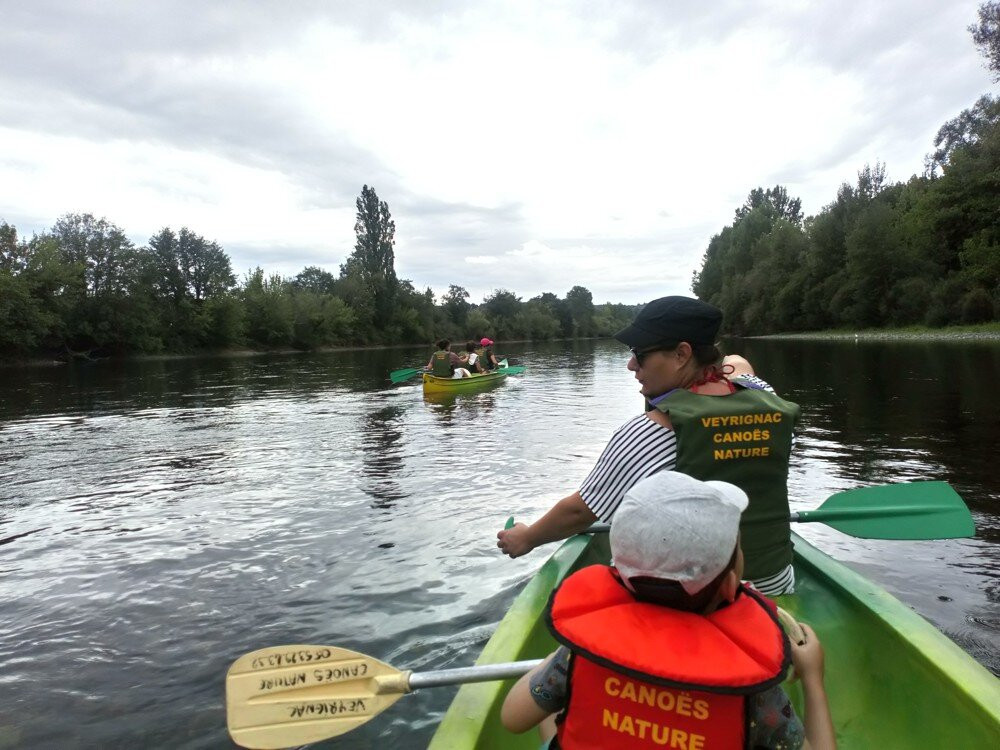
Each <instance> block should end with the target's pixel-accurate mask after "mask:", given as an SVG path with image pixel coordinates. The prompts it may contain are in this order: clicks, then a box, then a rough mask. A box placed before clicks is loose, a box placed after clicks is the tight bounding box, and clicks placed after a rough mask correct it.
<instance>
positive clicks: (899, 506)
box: [795, 482, 976, 539]
mask: <svg viewBox="0 0 1000 750" xmlns="http://www.w3.org/2000/svg"><path fill="white" fill-rule="evenodd" d="M797 515H798V517H797V518H796V519H795V520H798V521H820V522H822V523H825V524H826V525H827V526H831V527H833V528H835V529H837V530H838V531H841V532H843V533H845V534H850V535H851V536H855V537H860V538H861V539H959V538H962V537H970V536H973V535H975V533H976V527H975V524H974V523H973V521H972V514H971V513H969V509H968V508H967V507H966V505H965V502H964V501H963V500H962V498H961V497H960V496H959V494H958V493H957V492H955V490H954V489H952V487H951V485H949V484H948V483H947V482H903V483H900V484H886V485H881V486H878V487H860V488H858V489H856V490H847V491H846V492H838V493H837V494H836V495H831V496H830V497H829V499H827V501H826V502H825V503H823V504H822V505H821V506H820V507H819V508H817V509H816V510H812V511H802V512H800V513H798V514H797Z"/></svg>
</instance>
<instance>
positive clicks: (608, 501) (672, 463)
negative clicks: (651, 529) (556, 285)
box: [580, 375, 795, 596]
mask: <svg viewBox="0 0 1000 750" xmlns="http://www.w3.org/2000/svg"><path fill="white" fill-rule="evenodd" d="M732 382H733V383H735V384H736V385H739V386H742V387H744V388H750V389H753V390H760V391H768V392H769V393H774V389H773V388H772V387H771V386H770V385H768V384H767V383H766V382H764V381H763V380H761V379H760V378H758V377H755V376H753V375H740V376H738V377H735V378H733V379H732ZM676 466H677V436H676V434H675V433H674V431H673V430H670V429H667V428H666V427H663V426H662V425H660V424H659V423H657V422H654V421H653V420H652V419H649V418H648V417H647V416H646V415H645V414H639V415H638V416H635V417H633V418H632V419H630V420H629V421H628V422H626V423H625V424H623V425H622V426H621V427H619V428H618V429H617V430H615V432H614V434H613V435H612V436H611V440H610V441H608V444H607V446H606V447H605V448H604V452H603V453H601V456H600V458H598V459H597V463H596V464H595V465H594V468H593V469H591V471H590V474H588V475H587V478H586V479H585V480H583V484H582V485H580V497H582V498H583V501H584V502H585V503H586V504H587V507H588V508H590V510H591V512H592V513H593V514H594V515H595V516H597V517H598V518H599V519H601V520H602V521H604V522H605V523H610V522H611V519H612V517H613V516H614V514H615V511H616V510H618V506H619V505H620V504H621V501H622V499H623V498H624V497H625V493H626V492H628V491H629V490H630V489H631V488H632V487H633V486H634V485H635V484H636V483H638V482H639V481H640V480H642V479H645V478H646V477H648V476H652V475H653V474H655V473H657V472H659V471H672V470H673V469H674V468H675V467H676ZM751 583H752V584H753V585H754V587H755V588H756V589H757V590H758V591H760V592H761V593H762V594H764V595H765V596H777V595H778V594H790V593H792V591H794V589H795V572H794V571H793V570H792V566H791V565H789V566H788V567H787V568H785V569H784V570H782V571H780V572H778V573H776V574H775V575H773V576H768V577H767V578H761V579H758V580H755V581H751Z"/></svg>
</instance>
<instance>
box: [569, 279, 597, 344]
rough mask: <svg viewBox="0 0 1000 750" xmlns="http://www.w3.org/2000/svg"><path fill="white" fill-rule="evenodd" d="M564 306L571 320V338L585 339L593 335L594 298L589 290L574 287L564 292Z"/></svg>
mask: <svg viewBox="0 0 1000 750" xmlns="http://www.w3.org/2000/svg"><path fill="white" fill-rule="evenodd" d="M566 306H567V307H568V308H569V312H570V315H571V316H572V318H573V336H574V337H575V338H577V337H579V338H587V337H590V336H593V335H594V298H593V295H591V293H590V290H589V289H587V288H586V287H582V286H574V287H573V288H572V289H570V290H569V291H568V292H566Z"/></svg>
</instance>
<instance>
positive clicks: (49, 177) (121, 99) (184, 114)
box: [0, 0, 989, 302]
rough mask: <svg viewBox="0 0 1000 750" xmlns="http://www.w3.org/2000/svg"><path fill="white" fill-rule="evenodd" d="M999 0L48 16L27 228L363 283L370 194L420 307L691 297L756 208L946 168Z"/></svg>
mask: <svg viewBox="0 0 1000 750" xmlns="http://www.w3.org/2000/svg"><path fill="white" fill-rule="evenodd" d="M977 5H978V2H976V1H975V0H971V1H970V0H962V1H961V2H955V3H947V4H943V3H939V2H936V1H934V0H913V1H912V2H903V1H902V0H899V1H898V2H887V3H880V4H878V5H872V4H870V3H862V2H860V1H857V2H850V3H841V4H838V5H836V6H830V5H828V4H824V3H818V2H815V3H811V2H805V1H804V0H800V1H799V2H796V3H795V4H788V3H762V4H757V5H754V6H750V5H747V4H743V3H717V4H713V5H711V6H705V5H704V4H702V3H695V2H688V3H683V2H682V3H669V4H666V3H661V2H652V1H650V2H636V3H630V4H626V5H621V4H617V3H610V2H607V3H595V4H589V5H588V6H587V7H586V8H581V7H580V6H579V5H577V4H575V3H568V2H567V3H561V4H559V3H557V4H550V3H546V4H540V3H530V2H517V3H507V2H505V3H478V4H475V5H472V6H468V5H467V4H458V3H453V4H451V5H450V6H449V5H435V6H434V8H433V10H424V9H422V8H420V7H417V6H414V5H413V4H410V3H399V4H397V5H395V8H394V6H393V5H391V4H379V5H378V6H377V7H376V6H358V7H351V8H348V7H340V6H336V7H334V6H332V5H329V4H326V3H313V2H309V3H301V4H296V5H293V6H288V8H287V9H286V10H283V11H282V12H274V11H272V9H271V6H270V4H268V3H258V2H250V1H248V0H244V1H243V2H235V3H232V4H227V5H226V6H216V7H215V8H214V9H213V10H211V11H205V9H204V7H203V5H202V4H195V3H188V4H185V3H177V4H171V7H170V8H169V9H168V8H166V6H162V5H160V4H158V3H141V2H136V3H130V4H128V5H125V6H102V10H92V9H90V7H89V6H80V5H77V4H73V3H62V2H42V0H39V2H37V3H34V4H32V5H31V6H30V7H29V6H24V7H21V8H20V9H19V10H18V12H16V13H13V14H12V16H11V18H10V19H9V20H8V21H7V38H6V42H7V43H6V44H5V47H4V49H3V50H0V138H2V139H3V143H4V145H5V148H4V153H3V155H0V160H2V162H0V163H2V165H3V169H4V173H5V179H4V180H3V181H0V211H2V213H0V218H2V219H6V220H7V221H10V222H12V223H15V224H17V225H18V228H19V229H20V230H21V231H22V232H29V233H30V232H31V231H41V230H44V229H45V228H47V227H49V226H51V224H52V223H53V222H54V221H55V219H56V218H57V217H58V216H59V215H61V214H63V213H66V212H78V211H79V212H83V211H90V212H93V213H95V214H98V215H104V216H107V217H108V218H109V219H110V220H112V221H114V222H116V223H118V224H119V225H120V226H122V227H123V228H124V229H125V230H126V232H128V233H129V235H130V236H132V237H133V239H135V240H136V241H138V242H144V241H145V240H146V239H148V237H149V235H150V234H152V233H153V232H155V231H156V230H158V229H159V228H161V227H162V226H165V225H169V226H173V227H175V228H177V227H180V226H188V227H190V228H191V229H193V230H195V231H197V232H198V233H200V234H203V235H205V236H206V237H209V238H212V239H216V240H218V241H219V242H220V243H221V244H222V245H223V247H225V248H226V250H227V251H228V252H229V254H230V256H231V257H232V259H233V265H234V269H235V270H237V271H238V272H242V271H243V270H245V269H246V268H249V267H250V266H252V265H256V264H260V265H263V266H264V267H265V270H266V271H267V272H269V273H272V272H278V273H283V274H285V275H291V274H294V273H297V272H298V271H299V270H301V268H302V267H303V266H305V265H322V266H325V267H327V268H329V269H330V270H333V271H336V267H337V265H338V264H339V263H340V262H342V261H343V259H344V257H345V256H346V255H347V254H348V253H349V252H350V249H351V247H352V246H353V243H354V237H353V224H354V198H355V197H356V196H357V194H358V193H359V192H360V188H361V185H362V184H369V185H372V186H374V187H375V188H376V190H377V191H378V193H379V196H380V197H381V198H382V199H383V200H386V201H387V202H388V203H389V206H390V209H391V211H392V213H393V218H394V219H395V220H396V226H397V270H398V272H399V274H400V276H402V277H403V278H410V279H411V280H412V281H413V282H414V284H415V285H416V286H417V287H418V288H423V287H425V286H432V287H433V288H434V289H435V290H437V291H438V292H441V291H443V290H445V289H447V286H448V284H459V285H462V286H465V287H466V288H467V289H468V290H469V291H470V292H471V293H472V296H473V299H478V298H480V297H481V296H483V295H485V294H487V293H488V292H490V291H491V290H492V289H495V288H501V287H502V288H507V289H510V290H511V291H514V292H515V293H517V294H518V295H520V296H522V297H525V298H528V297H531V296H534V295H535V294H538V293H541V292H543V291H554V292H556V293H559V294H564V293H565V292H566V291H568V289H569V288H570V287H571V286H573V285H575V284H580V285H583V286H586V287H587V288H588V289H590V290H591V292H592V293H593V295H594V298H595V300H597V301H606V300H610V301H622V302H637V301H641V300H646V299H650V298H652V297H654V296H657V295H659V294H665V293H685V292H687V291H688V289H689V284H690V278H691V273H692V271H693V270H694V269H695V268H696V267H697V265H698V264H699V262H700V259H701V255H702V253H703V252H704V248H705V246H706V245H707V243H708V240H709V239H710V237H711V235H712V234H714V233H716V232H718V231H719V230H720V229H721V228H722V226H723V225H724V224H726V223H728V222H729V221H731V219H732V215H733V210H734V209H735V208H736V206H738V205H739V204H741V203H742V201H743V200H744V198H745V196H746V194H747V192H748V191H749V190H750V189H751V188H753V187H755V186H758V185H764V186H770V185H774V184H777V183H781V184H784V185H786V186H787V187H788V188H789V190H790V192H791V193H792V194H793V195H798V196H801V197H802V199H803V205H804V209H805V211H806V212H807V213H815V212H818V211H819V210H820V209H821V208H822V206H823V205H824V204H825V203H827V202H829V201H831V200H833V198H834V197H835V194H836V189H837V187H838V186H839V184H840V183H841V182H843V181H851V180H853V179H854V175H855V173H856V172H857V170H858V169H860V168H861V167H862V166H863V165H864V163H865V162H874V161H875V160H876V159H880V160H882V161H884V162H886V163H887V165H888V170H889V174H890V175H891V176H892V177H894V178H896V179H906V178H907V177H909V175H910V174H912V173H914V172H916V171H919V169H920V168H921V161H922V157H923V155H924V154H925V153H926V152H928V151H930V150H931V140H932V138H933V134H934V132H935V131H936V129H937V128H938V127H939V126H940V125H941V124H942V123H943V122H944V121H945V120H946V119H949V118H951V117H953V116H954V115H956V114H957V113H958V111H959V110H961V109H962V108H964V107H967V106H969V105H971V104H972V102H973V101H974V100H975V99H976V98H977V96H978V95H979V94H980V93H982V92H983V91H985V90H987V89H988V88H989V77H988V74H987V72H986V71H985V70H983V69H982V66H981V64H980V61H979V59H978V57H977V55H976V51H975V49H974V48H973V45H972V43H971V41H970V40H969V38H968V34H967V32H966V30H965V26H966V25H968V23H971V22H972V20H973V19H974V17H975V10H976V7H977ZM195 18H197V19H198V23H195V22H194V19H195Z"/></svg>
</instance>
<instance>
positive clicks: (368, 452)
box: [361, 406, 406, 508]
mask: <svg viewBox="0 0 1000 750" xmlns="http://www.w3.org/2000/svg"><path fill="white" fill-rule="evenodd" d="M402 413H403V410H402V408H401V407H399V406H385V407H382V408H381V409H376V410H375V411H373V412H371V413H370V414H369V415H368V416H367V417H365V419H364V429H363V430H362V433H361V450H362V464H363V466H364V481H363V483H362V487H363V488H364V490H365V492H367V493H368V494H369V495H370V496H371V497H372V498H373V501H372V507H373V508H391V507H392V506H393V505H394V504H395V503H396V501H397V500H400V499H401V498H403V497H406V492H404V491H403V490H402V489H401V488H400V486H399V482H398V481H397V480H396V478H397V477H399V476H401V475H402V469H403V455H402V448H403V441H404V438H403V431H402V429H401V428H400V417H401V415H402Z"/></svg>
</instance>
